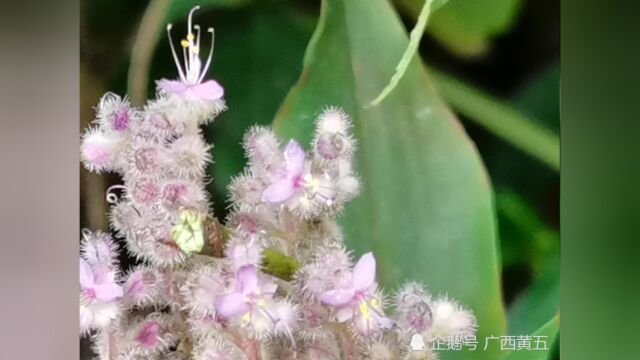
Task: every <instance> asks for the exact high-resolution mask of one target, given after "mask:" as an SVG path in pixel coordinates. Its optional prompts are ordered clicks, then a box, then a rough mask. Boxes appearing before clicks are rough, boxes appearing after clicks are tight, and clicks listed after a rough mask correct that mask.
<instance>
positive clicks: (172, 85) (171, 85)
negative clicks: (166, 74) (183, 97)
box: [156, 79, 188, 95]
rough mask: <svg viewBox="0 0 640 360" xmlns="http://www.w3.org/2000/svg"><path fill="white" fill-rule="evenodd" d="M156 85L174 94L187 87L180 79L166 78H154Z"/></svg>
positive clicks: (181, 91)
mask: <svg viewBox="0 0 640 360" xmlns="http://www.w3.org/2000/svg"><path fill="white" fill-rule="evenodd" d="M156 86H158V88H159V89H162V90H164V91H166V92H168V93H171V94H176V95H178V94H181V93H183V92H184V91H185V90H187V87H188V85H187V84H185V83H183V82H182V81H179V80H167V79H161V80H156Z"/></svg>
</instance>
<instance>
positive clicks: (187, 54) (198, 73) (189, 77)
mask: <svg viewBox="0 0 640 360" xmlns="http://www.w3.org/2000/svg"><path fill="white" fill-rule="evenodd" d="M198 9H200V6H195V7H194V8H193V9H191V11H189V16H188V18H187V37H186V39H184V40H182V41H181V44H182V57H183V63H184V65H183V64H182V63H181V62H180V60H179V59H178V53H177V52H176V49H175V47H174V45H173V39H172V37H171V28H172V24H169V25H167V34H168V37H169V45H170V46H171V53H172V54H173V61H174V62H175V63H176V67H177V68H178V73H179V75H180V80H181V81H182V82H184V83H186V84H190V85H197V84H199V83H201V82H202V80H203V79H204V76H205V75H206V73H207V70H208V69H209V66H210V65H211V59H212V57H213V46H214V41H215V39H214V38H215V34H214V30H213V28H208V29H207V31H208V32H209V33H211V48H210V49H209V54H208V56H207V61H206V64H205V66H204V68H203V67H202V62H201V60H200V55H199V54H200V26H199V25H197V24H195V25H194V24H193V14H194V12H195V11H196V10H198ZM193 29H195V31H196V33H195V34H194V33H193ZM183 66H184V68H183Z"/></svg>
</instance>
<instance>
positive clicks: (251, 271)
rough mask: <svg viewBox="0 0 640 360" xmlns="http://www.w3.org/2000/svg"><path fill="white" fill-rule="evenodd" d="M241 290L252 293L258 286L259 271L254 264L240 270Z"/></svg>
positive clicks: (243, 292)
mask: <svg viewBox="0 0 640 360" xmlns="http://www.w3.org/2000/svg"><path fill="white" fill-rule="evenodd" d="M237 277H238V282H239V288H240V292H241V293H242V294H244V295H247V294H252V293H254V292H255V291H256V289H257V288H258V272H257V270H256V267H255V266H253V265H246V266H243V267H241V268H240V270H238V274H237Z"/></svg>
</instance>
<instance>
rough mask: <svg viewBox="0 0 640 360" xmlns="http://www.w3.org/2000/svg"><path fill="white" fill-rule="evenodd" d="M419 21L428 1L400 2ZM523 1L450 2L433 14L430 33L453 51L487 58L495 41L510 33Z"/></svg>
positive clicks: (412, 0)
mask: <svg viewBox="0 0 640 360" xmlns="http://www.w3.org/2000/svg"><path fill="white" fill-rule="evenodd" d="M398 1H399V2H400V4H401V5H402V6H403V7H404V8H405V9H406V10H407V11H408V12H409V13H410V14H411V15H412V16H414V17H416V18H417V16H418V14H419V13H420V8H421V7H422V4H423V3H424V0H398ZM522 3H523V2H522V0H450V1H448V2H446V4H444V5H445V6H442V8H441V9H440V10H438V11H437V12H436V13H434V14H433V17H432V18H431V20H430V24H429V26H428V27H427V31H428V32H429V33H431V35H433V36H434V37H435V38H436V39H438V40H439V41H440V42H441V43H442V44H443V45H445V46H446V47H447V48H449V49H450V50H451V51H453V52H455V53H457V54H460V55H465V56H477V55H481V54H483V53H484V52H485V51H486V50H487V49H488V47H489V44H490V42H491V39H492V38H493V37H495V36H497V35H500V34H503V33H504V32H506V31H508V30H509V29H510V28H511V27H512V26H513V24H514V23H515V20H516V19H517V16H518V14H519V12H520V8H521V7H522Z"/></svg>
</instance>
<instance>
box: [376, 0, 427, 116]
mask: <svg viewBox="0 0 640 360" xmlns="http://www.w3.org/2000/svg"><path fill="white" fill-rule="evenodd" d="M432 3H433V0H425V2H424V5H423V6H422V11H420V15H419V16H418V21H417V22H416V26H415V27H414V28H413V30H411V34H410V35H409V45H408V46H407V48H406V49H405V51H404V53H403V54H402V57H401V58H400V62H399V63H398V65H397V66H396V72H395V73H394V74H393V76H392V77H391V81H389V84H388V85H387V86H385V88H384V89H382V91H381V92H380V94H379V95H378V96H377V97H376V98H375V99H374V100H373V101H371V104H369V106H376V105H378V104H380V102H382V100H384V99H385V98H386V97H387V96H388V95H389V94H391V92H392V91H393V89H395V87H396V86H397V85H398V82H400V79H402V76H403V75H404V73H405V72H406V71H407V68H408V67H409V64H410V63H411V59H413V57H414V56H415V55H416V52H417V51H418V45H420V39H422V35H423V34H424V29H425V28H426V27H427V20H428V19H429V14H430V13H431V4H432Z"/></svg>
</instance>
